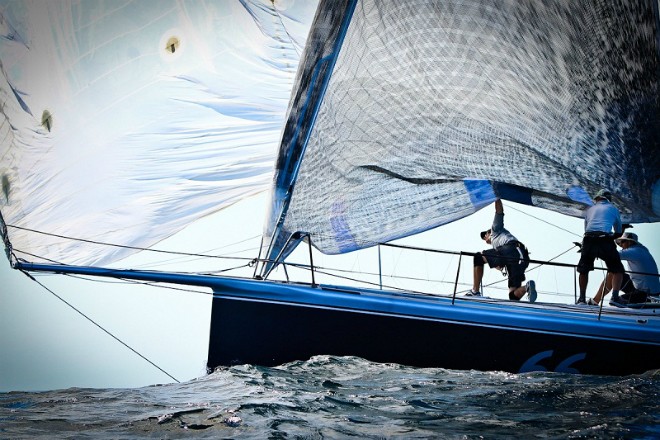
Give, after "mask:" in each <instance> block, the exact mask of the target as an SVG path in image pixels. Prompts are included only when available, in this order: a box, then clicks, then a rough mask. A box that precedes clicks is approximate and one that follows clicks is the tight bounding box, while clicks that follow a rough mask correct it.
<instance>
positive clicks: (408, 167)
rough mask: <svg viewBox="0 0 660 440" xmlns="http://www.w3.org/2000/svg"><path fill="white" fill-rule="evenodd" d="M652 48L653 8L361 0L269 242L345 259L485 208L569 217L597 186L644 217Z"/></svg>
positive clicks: (655, 171) (653, 170) (653, 194)
mask: <svg viewBox="0 0 660 440" xmlns="http://www.w3.org/2000/svg"><path fill="white" fill-rule="evenodd" d="M325 6H327V7H330V8H331V7H332V2H327V4H326V3H323V2H322V4H321V5H320V9H322V8H323V7H325ZM319 16H323V13H322V12H321V11H319V13H318V14H317V20H318V17H319ZM313 28H314V25H313ZM309 50H314V48H313V47H310V46H308V47H307V49H306V51H309ZM659 53H660V52H659V48H658V10H657V2H656V1H654V0H647V1H637V0H635V1H624V2H609V1H600V0H590V1H586V2H573V1H569V0H555V1H550V2H537V1H528V0H523V1H520V0H515V1H514V0H499V1H490V0H489V1H485V0H484V1H482V0H468V1H465V0H460V1H458V0H457V1H442V2H429V1H424V0H402V1H398V2H385V1H376V0H362V1H359V2H358V3H357V6H356V7H355V10H354V11H353V13H352V20H351V23H350V25H349V27H348V30H347V33H346V36H345V38H344V40H343V44H342V46H341V52H340V53H339V56H338V58H337V61H336V64H335V67H334V70H333V72H332V77H331V79H330V81H329V84H328V87H327V90H326V93H325V96H323V100H322V103H321V104H320V107H319V111H318V114H317V115H316V116H315V121H314V122H315V124H314V127H313V129H312V131H311V134H310V136H309V140H308V143H307V144H306V147H305V156H304V158H303V160H302V163H301V165H300V170H299V173H298V177H297V181H296V182H295V186H294V187H293V190H292V196H291V201H290V206H289V209H288V212H287V215H286V219H285V220H284V228H283V231H282V235H283V236H284V237H288V236H289V235H290V234H292V233H294V232H296V231H305V232H309V233H310V234H311V236H312V241H313V243H314V244H315V246H316V247H317V248H318V249H320V250H321V251H323V252H325V253H343V252H348V251H351V250H355V249H360V248H364V247H367V246H371V245H373V244H376V243H378V242H384V241H388V240H392V239H396V238H400V237H404V236H407V235H410V234H413V233H417V232H420V231H423V230H426V229H429V228H433V227H436V226H439V225H441V224H445V223H447V222H451V221H454V220H457V219H460V218H462V217H465V216H467V215H469V214H471V213H473V212H475V211H476V210H478V209H481V208H482V207H483V206H486V205H487V204H489V203H491V202H492V201H493V200H494V199H495V198H496V197H501V198H504V199H509V200H515V201H517V202H521V203H526V204H530V205H535V206H540V207H543V208H545V209H550V210H553V211H557V212H561V213H564V214H567V215H571V216H576V217H577V216H581V213H582V210H583V209H584V207H586V206H587V205H588V204H590V203H591V200H590V199H591V196H593V194H595V192H596V191H597V190H598V189H600V188H608V189H610V190H611V191H612V192H613V194H614V200H613V201H614V203H615V204H616V205H617V207H618V208H619V209H620V210H621V212H622V218H623V219H624V221H626V222H655V221H658V220H660V205H658V203H657V200H658V198H659V196H658V191H659V188H658V187H659V186H660V184H659V183H658V182H659V179H660V148H659V142H660V138H659V137H658V133H660V117H659V116H660V111H659V110H660V98H659V88H658V85H659V81H658V80H659V72H660V62H659ZM306 56H308V54H307V53H305V55H304V57H306ZM301 81H303V80H302V79H299V82H301ZM294 95H295V90H294ZM295 108H296V105H295V104H294V105H293V106H292V108H290V112H289V115H288V118H289V119H288V121H289V122H291V121H292V120H296V118H297V117H299V114H296V113H295ZM292 109H293V111H292ZM288 128H289V126H287V129H288ZM286 138H287V132H286V131H285V133H284V139H286ZM283 147H284V145H283ZM276 240H277V237H276Z"/></svg>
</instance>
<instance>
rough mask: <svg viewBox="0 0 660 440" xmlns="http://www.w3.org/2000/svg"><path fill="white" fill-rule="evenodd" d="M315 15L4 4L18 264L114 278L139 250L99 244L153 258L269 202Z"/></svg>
mask: <svg viewBox="0 0 660 440" xmlns="http://www.w3.org/2000/svg"><path fill="white" fill-rule="evenodd" d="M314 12H315V4H314V3H313V2H307V1H298V2H296V1H285V2H271V1H265V0H264V1H260V0H254V1H233V2H224V1H223V2H218V1H192V2H180V1H174V0H158V1H155V0H139V1H110V0H107V1H106V0H100V1H94V2H77V1H67V0H57V1H52V2H42V1H25V2H14V1H1V2H0V14H1V15H0V24H1V25H2V26H0V33H2V38H0V62H1V66H0V67H1V69H0V70H1V71H0V94H1V97H2V102H3V107H2V112H1V113H0V176H1V178H2V187H3V193H2V197H1V200H0V211H1V213H2V216H3V218H4V221H5V222H6V224H7V226H8V227H7V234H8V237H9V240H10V242H11V244H12V246H13V249H14V251H15V252H16V255H17V256H18V257H19V258H24V259H26V260H29V261H54V262H60V263H66V264H107V263H109V262H112V261H115V260H117V259H119V258H122V257H124V256H126V255H128V254H129V253H131V252H133V250H132V249H128V248H124V247H110V248H108V247H107V246H98V245H96V244H93V243H91V241H99V242H105V243H113V244H117V245H122V246H133V247H149V246H152V245H153V244H154V243H156V242H158V241H159V240H161V239H163V238H165V237H168V236H169V235H171V234H173V233H174V232H176V231H178V230H180V229H182V228H184V227H185V226H187V225H188V224H190V223H191V222H193V221H194V220H195V219H197V218H199V217H201V216H204V215H207V214H210V213H213V212H215V211H218V210H220V209H222V208H223V207H226V206H229V205H230V204H232V203H234V202H236V201H238V200H241V199H243V198H245V197H248V196H250V195H252V194H255V193H258V192H261V191H264V190H266V189H267V188H268V184H269V182H270V180H271V178H272V168H273V163H274V160H275V157H276V147H277V143H278V141H279V137H280V135H281V127H282V125H283V121H284V115H285V112H286V107H287V104H288V101H289V97H290V93H291V86H292V83H293V80H294V78H295V72H296V70H297V66H298V59H299V56H300V53H301V51H302V48H303V47H304V43H305V38H306V36H307V32H308V30H309V24H310V22H311V20H312V17H313V14H314ZM34 231H38V232H34ZM42 232H43V233H46V234H48V235H45V234H42ZM68 237H73V238H77V239H82V240H88V241H89V242H81V241H76V240H71V239H69V238H68Z"/></svg>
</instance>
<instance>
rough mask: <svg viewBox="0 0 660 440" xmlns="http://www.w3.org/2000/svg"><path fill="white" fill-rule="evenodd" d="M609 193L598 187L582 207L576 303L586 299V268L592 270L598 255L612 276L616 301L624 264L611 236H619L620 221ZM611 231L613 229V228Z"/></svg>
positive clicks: (587, 280)
mask: <svg viewBox="0 0 660 440" xmlns="http://www.w3.org/2000/svg"><path fill="white" fill-rule="evenodd" d="M611 200H612V193H610V192H609V191H608V190H606V189H601V190H600V191H598V193H596V196H595V197H594V201H595V202H596V203H594V204H593V205H591V206H590V207H589V208H587V209H586V210H585V211H584V231H585V232H584V238H583V239H582V253H581V254H580V261H579V262H578V265H577V271H578V272H579V274H580V276H579V284H580V297H579V298H578V300H577V302H576V304H586V303H587V284H588V283H589V272H591V271H592V270H594V260H595V259H596V258H600V259H601V260H603V261H604V262H605V265H606V266H607V272H608V273H609V274H611V276H612V300H611V302H612V303H614V304H616V303H617V302H618V301H619V289H620V288H621V281H622V279H623V273H624V272H625V270H624V269H623V264H622V263H621V258H620V257H619V253H618V252H617V250H616V245H615V244H614V239H616V238H618V237H620V236H621V233H622V232H623V224H622V223H621V216H620V215H619V210H618V209H616V207H615V206H614V205H612V203H610V202H611ZM612 231H614V232H612Z"/></svg>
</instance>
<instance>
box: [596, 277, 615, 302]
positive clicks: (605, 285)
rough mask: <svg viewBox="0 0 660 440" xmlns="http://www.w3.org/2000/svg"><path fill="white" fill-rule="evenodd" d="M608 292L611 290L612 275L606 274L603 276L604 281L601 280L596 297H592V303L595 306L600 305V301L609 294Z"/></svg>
mask: <svg viewBox="0 0 660 440" xmlns="http://www.w3.org/2000/svg"><path fill="white" fill-rule="evenodd" d="M610 290H612V275H611V274H609V273H608V274H607V275H606V276H605V279H603V281H602V282H601V283H600V286H599V287H598V291H597V292H596V295H594V302H595V303H596V304H600V301H601V300H602V299H603V297H605V296H606V295H607V294H608V293H609V291H610Z"/></svg>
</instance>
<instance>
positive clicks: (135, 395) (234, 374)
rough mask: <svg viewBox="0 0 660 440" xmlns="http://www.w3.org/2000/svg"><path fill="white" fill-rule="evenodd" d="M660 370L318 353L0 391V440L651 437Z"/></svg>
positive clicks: (658, 428)
mask: <svg viewBox="0 0 660 440" xmlns="http://www.w3.org/2000/svg"><path fill="white" fill-rule="evenodd" d="M659 397H660V372H658V371H655V372H649V373H646V374H643V375H638V376H627V377H604V376H578V375H568V374H557V373H529V374H520V375H517V374H509V373H502V372H477V371H457V370H445V369H438V368H423V369H422V368H411V367H405V366H401V365H396V364H377V363H372V362H368V361H365V360H363V359H359V358H352V357H331V356H318V357H315V358H312V359H311V360H309V361H305V362H294V363H290V364H286V365H283V366H279V367H274V368H266V367H257V366H251V365H241V366H236V367H231V368H221V369H218V370H217V371H215V372H214V373H213V374H210V375H208V376H204V377H201V378H199V379H196V380H193V381H190V382H186V383H181V384H170V385H159V386H148V387H144V388H135V389H82V388H72V389H67V390H58V391H48V392H30V393H24V392H10V393H2V394H0V438H7V439H22V438H30V439H32V438H43V439H53V438H58V439H68V438H71V439H85V438H113V439H133V438H158V439H161V438H163V439H169V438H176V439H179V438H209V439H211V438H213V439H218V438H227V439H229V438H232V439H334V438H338V439H343V438H370V439H383V438H385V439H389V438H397V439H399V438H400V439H415V438H422V439H423V438H448V439H480V438H484V439H498V438H502V439H505V438H506V439H509V438H512V437H517V438H526V439H532V438H558V439H565V438H578V439H579V438H589V439H591V438H608V439H610V438H625V439H628V438H640V439H657V438H660V413H659V411H658V409H659V407H658V402H659Z"/></svg>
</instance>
